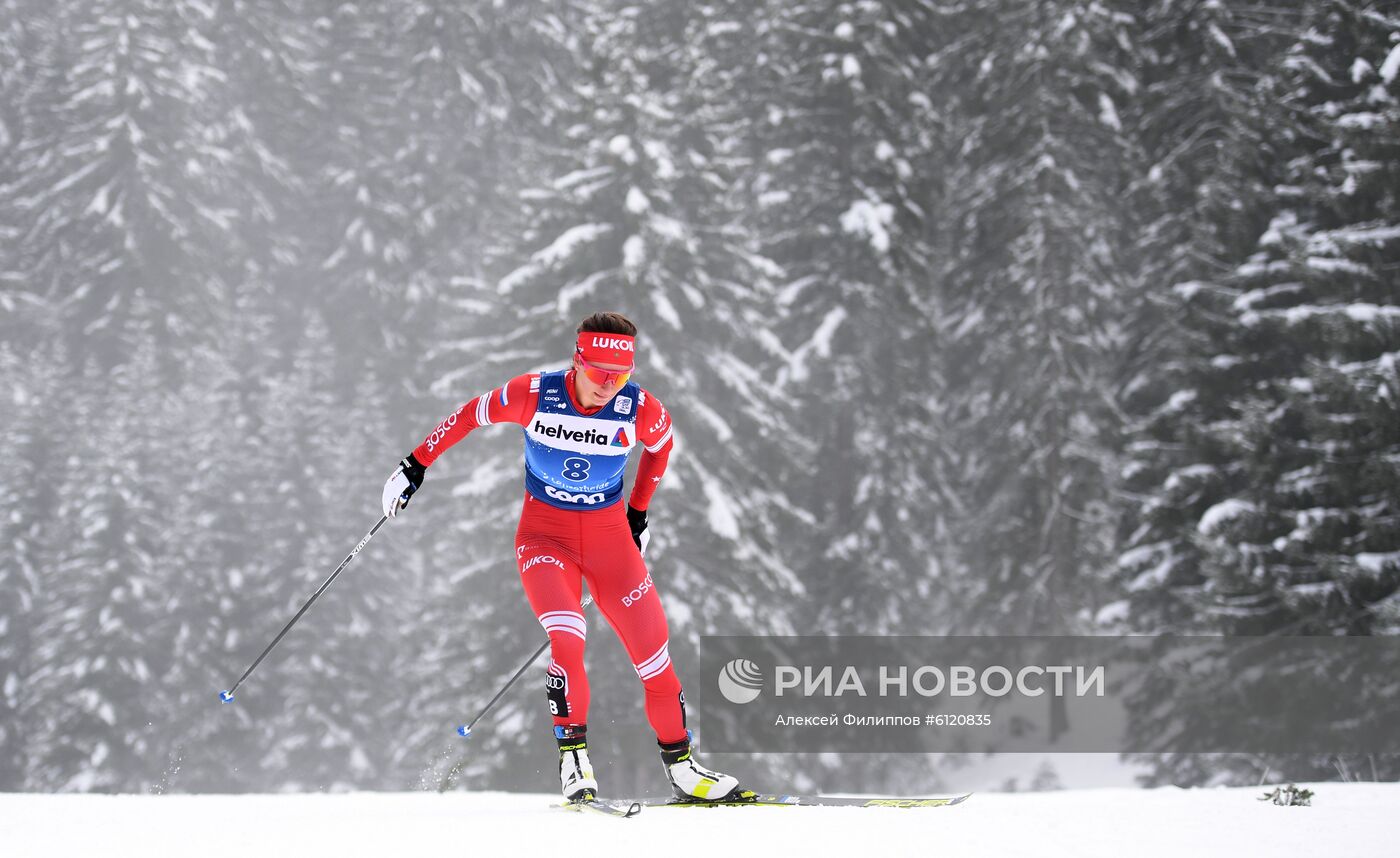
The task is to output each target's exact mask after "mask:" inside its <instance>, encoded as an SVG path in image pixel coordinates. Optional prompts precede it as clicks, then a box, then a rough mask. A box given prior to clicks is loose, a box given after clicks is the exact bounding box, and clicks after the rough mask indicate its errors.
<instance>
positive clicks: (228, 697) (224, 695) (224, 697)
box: [219, 515, 389, 703]
mask: <svg viewBox="0 0 1400 858" xmlns="http://www.w3.org/2000/svg"><path fill="white" fill-rule="evenodd" d="M388 520H389V517H388V516H387V515H385V516H380V517H379V522H378V523H377V524H375V526H374V527H372V528H370V531H369V533H366V534H365V538H364V539H361V540H360V544H359V545H356V546H355V550H354V551H351V552H350V554H349V556H347V557H346V558H345V559H344V560H342V561H340V565H339V566H337V567H335V571H334V572H332V573H331V577H329V578H327V579H326V582H325V583H324V584H322V585H321V586H320V587H318V588H316V592H314V593H312V594H311V598H310V599H307V600H306V604H305V605H302V606H301V610H300V611H297V615H296V616H295V617H292V619H291V622H289V623H287V624H286V625H285V626H283V627H282V631H280V632H278V633H277V637H275V638H273V639H272V643H270V644H268V645H267V649H265V650H263V651H262V655H260V656H258V657H257V659H256V660H254V662H253V663H252V664H251V665H249V666H248V669H247V670H245V671H243V675H242V676H240V677H238V681H237V682H235V683H234V684H233V687H232V688H230V689H228V690H227V691H220V692H219V700H221V701H222V702H224V703H232V702H233V692H235V691H237V690H238V686H240V685H242V684H243V680H245V679H247V678H248V676H249V674H251V673H252V672H253V671H255V670H257V669H258V665H260V664H262V660H263V659H265V658H267V654H268V653H270V652H272V648H273V647H275V646H277V644H278V643H279V642H281V640H282V638H283V637H284V636H286V634H287V632H288V631H290V630H291V628H292V626H294V625H296V622H297V620H299V619H301V615H302V614H304V613H306V609H307V608H310V607H311V603H312V602H315V601H316V599H317V598H318V597H319V596H320V595H321V594H322V593H324V592H326V588H327V587H329V586H330V585H331V582H333V581H334V580H335V579H336V578H337V577H338V576H339V575H340V573H341V572H343V571H344V570H345V567H346V566H349V565H350V561H351V560H354V559H355V555H356V554H359V553H360V550H361V549H363V548H364V547H365V545H366V544H367V543H368V542H369V541H370V538H371V537H373V536H374V535H375V534H376V533H378V532H379V528H381V527H383V526H384V522H386V521H388Z"/></svg>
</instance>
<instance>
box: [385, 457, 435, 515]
mask: <svg viewBox="0 0 1400 858" xmlns="http://www.w3.org/2000/svg"><path fill="white" fill-rule="evenodd" d="M425 472H426V469H425V468H424V467H423V466H422V465H420V464H418V460H417V459H415V458H413V454H412V453H409V454H408V455H407V456H404V457H403V461H401V462H399V466H398V467H397V468H395V469H394V472H393V473H392V474H390V475H389V479H388V480H387V481H386V482H385V483H384V497H383V501H384V515H385V516H386V517H388V518H393V517H394V516H395V515H397V514H398V511H399V510H401V509H403V508H404V507H406V506H408V499H409V498H411V497H413V493H414V492H416V491H418V487H419V486H421V485H423V476H424V474H425Z"/></svg>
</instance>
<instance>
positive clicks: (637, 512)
mask: <svg viewBox="0 0 1400 858" xmlns="http://www.w3.org/2000/svg"><path fill="white" fill-rule="evenodd" d="M627 524H628V526H629V527H631V528H632V541H633V542H635V543H637V548H638V550H640V551H641V552H642V556H643V557H645V556H646V553H647V543H649V542H651V534H650V533H647V511H646V510H644V509H634V508H633V507H632V505H631V504H630V503H629V504H628V505H627Z"/></svg>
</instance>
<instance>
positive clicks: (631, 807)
mask: <svg viewBox="0 0 1400 858" xmlns="http://www.w3.org/2000/svg"><path fill="white" fill-rule="evenodd" d="M558 806H559V807H561V808H563V809H565V810H575V811H578V812H579V813H601V814H603V815H604V816H611V817H613V818H615V819H627V818H629V817H632V816H636V815H637V814H638V813H641V812H642V804H641V802H638V801H633V800H630V799H608V798H594V797H592V796H589V797H587V798H581V799H578V800H576V801H566V802H564V803H562V804H560V805H558Z"/></svg>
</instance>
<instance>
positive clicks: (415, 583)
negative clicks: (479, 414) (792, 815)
mask: <svg viewBox="0 0 1400 858" xmlns="http://www.w3.org/2000/svg"><path fill="white" fill-rule="evenodd" d="M1397 98H1400V10H1397V9H1396V7H1395V6H1394V5H1393V4H1390V3H1384V2H1349V0H1315V2H1309V3H1286V4H1278V5H1268V4H1261V3H1258V2H1235V1H1234V0H1152V2H1137V0H1133V2H1128V0H1093V2H1080V0H1036V2H1031V0H985V2H954V1H953V0H908V2H906V1H905V0H888V2H852V3H836V2H831V3H820V2H792V0H781V2H778V0H747V2H723V0H714V2H701V3H683V2H674V0H665V1H664V2H657V3H647V4H642V3H627V2H612V0H577V1H576V2H568V3H554V2H532V0H513V1H512V2H508V3H507V2H490V3H488V2H470V3H467V2H461V0H403V1H402V2H391V0H361V2H355V3H349V2H339V0H337V2H320V0H310V1H309V2H305V3H294V4H286V3H282V2H276V1H275V0H196V2H170V1H169V0H83V2H75V0H58V2H55V0H0V379H2V380H3V381H0V450H3V455H0V495H3V497H4V503H3V516H2V517H0V531H2V532H3V542H2V543H0V545H3V555H0V790H46V791H47V790H103V791H117V790H122V791H146V790H157V791H209V790H218V791H241V790H298V789H301V790H309V789H344V788H365V789H369V788H374V789H406V788H436V787H437V786H438V785H439V783H440V782H441V779H442V777H443V776H444V775H445V774H446V773H447V772H448V771H449V770H450V769H455V780H454V783H455V784H456V785H457V786H459V787H468V788H484V787H495V788H515V789H530V790H538V791H548V790H550V789H552V788H553V787H552V784H553V783H554V780H553V779H554V775H553V767H554V751H553V747H552V745H553V743H552V742H551V741H550V739H549V734H548V723H549V722H548V718H547V712H546V710H545V707H544V700H543V694H542V689H541V688H540V683H539V680H538V678H537V675H538V672H536V673H532V674H531V675H530V676H529V677H527V679H526V681H525V685H526V686H527V687H521V688H517V689H515V690H514V691H513V692H512V693H511V694H510V695H509V696H508V697H507V698H506V700H505V701H504V702H503V704H502V706H501V707H500V709H499V711H498V712H496V713H493V715H492V717H491V719H490V722H489V724H485V725H483V727H482V728H479V729H478V735H477V736H476V738H474V739H473V743H472V746H471V753H470V754H464V753H463V748H462V746H461V745H460V744H458V743H459V741H460V740H457V739H456V738H455V737H454V736H452V735H451V730H452V728H453V727H454V726H455V725H456V724H458V723H462V722H464V721H465V720H467V718H468V717H469V716H470V715H471V714H473V713H474V712H475V711H476V710H477V709H479V708H480V706H481V705H483V704H484V703H485V701H486V700H487V699H489V698H490V696H491V695H492V694H493V693H494V692H495V690H496V689H497V688H498V687H499V685H500V683H501V682H502V681H503V680H504V679H505V678H506V677H508V676H509V675H510V674H511V673H512V672H513V671H514V669H515V668H516V667H517V666H518V664H519V663H520V661H521V660H522V659H523V658H524V657H525V656H526V655H527V654H528V653H529V652H530V651H532V650H533V649H534V647H535V646H536V645H537V644H538V643H539V642H540V641H541V640H542V639H543V638H542V635H541V633H540V631H539V627H538V625H537V624H536V623H535V621H534V618H533V616H532V615H531V614H530V612H529V609H528V607H527V605H526V603H525V600H524V599H523V598H522V596H521V594H520V592H519V582H518V576H517V574H516V572H515V570H514V567H513V564H512V562H511V557H510V545H511V541H510V540H511V535H512V533H513V528H514V524H515V520H516V516H517V513H518V504H519V499H520V497H521V474H520V442H519V439H518V438H517V437H516V434H515V433H514V432H511V431H509V430H500V429H498V430H489V429H488V430H485V431H482V432H480V433H478V434H476V435H474V436H473V437H472V438H470V439H469V440H468V441H467V442H465V443H464V444H463V445H460V446H459V447H458V448H456V449H454V450H452V451H451V452H450V453H449V454H448V455H447V456H445V457H444V458H443V460H442V461H441V462H440V463H439V464H438V465H436V466H434V468H433V469H432V470H431V471H430V473H429V475H428V480H427V483H426V484H425V486H424V489H423V491H422V492H421V493H420V494H419V495H418V496H417V497H416V498H415V501H414V503H413V504H412V505H411V506H410V507H409V508H408V513H407V515H406V516H405V517H404V518H403V520H401V521H399V522H395V523H394V524H393V525H392V526H390V527H387V528H386V529H385V530H384V531H382V532H381V533H380V535H379V536H377V537H376V539H375V540H374V541H373V542H371V543H370V546H369V547H368V548H367V549H366V550H365V551H364V552H363V553H362V554H361V555H360V557H359V558H358V559H357V560H356V562H355V563H354V564H352V565H351V567H350V568H349V569H348V570H347V572H346V573H345V575H344V576H342V578H341V579H340V580H339V581H337V583H336V586H335V587H334V588H332V589H331V590H330V591H329V592H328V593H327V595H326V596H325V597H323V598H322V599H321V600H320V601H319V602H318V603H317V605H316V606H315V608H314V609H313V610H312V612H311V613H309V614H308V615H307V617H306V618H304V619H303V620H302V622H301V623H300V624H299V625H298V627H297V628H296V629H295V630H294V631H293V633H292V634H291V635H290V636H289V637H288V638H287V639H286V640H285V641H284V642H283V643H282V645H281V646H280V647H279V648H278V650H277V651H276V652H275V653H274V655H273V657H271V658H269V660H268V661H267V662H265V663H264V664H263V666H262V667H261V668H260V669H259V672H258V673H257V674H255V675H254V677H253V679H252V680H250V682H249V684H248V685H246V686H245V687H244V689H242V690H241V691H240V693H239V699H238V702H237V703H236V704H234V705H232V706H222V707H221V706H219V704H218V701H217V699H216V693H217V691H218V690H219V689H221V688H225V687H227V686H228V685H229V684H231V683H232V681H233V680H234V679H236V678H237V676H238V674H239V672H241V670H242V669H243V668H244V667H245V666H246V665H247V664H248V662H249V661H250V660H251V659H252V658H253V657H254V656H255V655H256V654H257V653H258V651H260V650H261V648H262V647H263V646H264V645H265V643H266V642H267V641H268V640H269V639H270V638H271V636H272V635H273V634H274V633H275V632H276V631H277V629H278V628H280V627H281V625H282V624H283V623H284V622H285V621H286V619H288V618H289V617H290V615H291V613H292V612H293V611H294V610H295V609H296V607H297V606H298V605H300V604H301V602H302V601H304V600H305V599H306V597H307V596H309V595H310V593H311V592H312V591H313V590H314V589H315V588H316V586H317V585H318V584H319V583H320V582H321V581H322V580H324V578H325V576H326V575H328V574H329V572H330V571H331V570H332V569H334V567H335V565H336V564H337V563H338V562H339V561H340V560H341V559H342V558H343V557H344V556H345V554H346V553H347V552H348V551H349V549H350V548H351V547H353V545H354V544H355V542H356V541H358V540H359V538H360V537H361V536H362V535H363V534H364V533H365V531H366V530H368V528H369V527H370V525H372V524H373V522H374V520H375V519H376V517H377V516H378V514H379V513H378V504H379V493H380V488H381V486H382V484H383V481H384V479H385V478H386V477H387V476H388V474H389V471H390V470H391V469H392V467H393V466H394V464H395V463H396V462H397V460H398V459H399V457H401V456H402V455H403V454H404V453H406V452H408V451H409V450H410V449H411V448H412V447H413V446H414V445H415V444H416V443H417V442H418V441H419V440H421V438H422V437H423V436H424V435H425V434H426V433H427V432H428V431H430V430H431V429H432V428H433V426H434V425H436V422H437V421H438V420H439V419H440V418H441V417H442V416H443V415H445V414H447V413H449V412H450V411H451V410H454V409H455V408H456V407H457V406H458V405H459V404H460V403H462V402H464V401H466V400H467V399H469V398H471V397H472V396H474V395H476V394H477V393H480V392H482V391H484V390H486V389H488V388H489V387H491V386H494V385H497V384H499V383H501V382H502V381H504V380H505V379H507V378H509V377H511V376H513V375H515V374H517V373H520V372H524V371H528V370H532V369H540V368H557V367H559V366H562V365H563V362H564V361H565V360H566V359H567V354H568V351H569V349H570V343H571V341H572V331H573V327H574V325H575V324H576V322H577V320H578V319H579V318H581V317H582V316H584V315H586V314H588V313H590V312H593V311H595V310H600V309H617V310H621V311H623V312H625V313H628V314H629V315H631V316H632V317H633V318H634V319H635V320H636V321H637V322H638V323H639V325H640V327H641V331H642V338H641V355H640V370H639V372H638V375H637V380H638V381H639V382H640V383H641V384H642V385H644V386H646V387H648V388H649V389H650V390H652V391H654V392H655V393H656V394H657V395H658V396H659V397H660V398H661V399H662V401H664V402H665V403H666V404H667V405H668V407H669V408H670V409H671V411H672V412H673V414H674V416H675V420H676V424H677V438H678V445H677V449H676V453H675V455H673V457H672V460H671V468H670V472H669V474H668V477H667V479H666V480H665V482H664V483H663V485H662V487H661V489H660V492H659V493H658V495H657V497H656V500H655V502H654V504H653V507H652V527H653V532H654V534H655V539H654V541H653V551H652V553H651V555H650V556H649V560H650V562H651V566H652V569H653V572H654V574H655V576H656V578H657V581H658V584H659V586H660V587H661V588H662V592H663V594H664V596H665V600H666V602H665V603H666V606H667V609H668V611H669V614H670V619H671V624H672V634H673V640H674V641H675V643H674V644H673V646H674V647H676V648H678V649H680V650H682V652H680V653H678V654H677V655H676V659H677V663H678V666H679V669H680V672H681V676H682V679H683V680H685V681H687V682H688V683H689V685H690V686H691V687H692V688H693V689H694V690H693V691H692V695H691V697H692V711H693V713H694V714H695V715H696V716H697V717H698V718H699V719H700V723H701V725H703V699H704V695H705V693H706V689H707V687H708V685H709V684H710V680H709V679H707V678H705V677H698V676H693V675H690V674H688V673H687V670H686V664H687V663H693V661H694V657H693V653H691V654H687V653H686V652H685V651H684V650H685V648H686V646H687V645H689V646H691V647H693V646H694V644H695V643H696V641H697V640H698V637H699V635H701V634H726V633H728V634H740V633H774V634H792V633H808V634H822V635H826V634H847V633H902V634H1011V633H1021V634H1025V633H1041V634H1116V633H1146V634H1159V633H1168V632H1172V633H1184V634H1200V633H1220V634H1251V635H1299V634H1311V635H1332V634H1350V635H1393V634H1396V633H1397V632H1400V596H1397V587H1398V586H1400V479H1397V476H1398V475H1400V404H1398V400H1397V397H1400V368H1398V367H1397V360H1398V359H1400V101H1397ZM590 623H591V624H592V625H593V626H594V627H595V629H594V634H593V635H592V636H591V639H592V640H593V646H592V647H591V648H590V652H591V655H590V668H591V676H592V679H593V683H594V689H595V690H594V694H593V700H594V704H593V707H594V708H593V717H592V718H591V722H592V726H593V729H592V730H591V731H590V732H591V735H592V737H593V742H592V744H593V745H594V747H595V748H596V749H597V750H595V757H596V759H597V762H598V765H599V767H600V776H601V777H602V778H603V779H604V781H605V785H606V786H605V788H606V789H607V790H608V791H610V792H614V793H616V794H622V793H627V792H657V791H658V790H660V788H661V787H662V786H664V781H663V779H662V774H661V771H660V766H659V763H657V761H656V758H655V752H654V751H655V749H654V746H653V745H652V740H651V738H650V737H649V735H648V733H647V731H646V729H645V726H644V721H643V719H642V714H641V695H640V693H639V690H638V689H637V687H636V678H635V674H634V673H633V672H632V671H631V668H630V666H629V665H628V664H627V663H626V660H625V656H624V655H623V654H622V651H621V647H620V646H619V645H617V643H616V641H615V639H613V637H612V636H611V632H610V631H608V630H607V629H606V627H605V625H604V624H603V623H602V621H601V619H600V618H599V617H598V616H597V615H596V614H595V613H590ZM1392 679H1394V678H1392ZM1158 702H1160V701H1158ZM702 738H703V737H702ZM706 759H707V760H708V761H709V762H710V763H711V764H712V765H715V766H716V767H719V768H725V767H729V768H731V769H734V770H736V771H737V772H738V773H739V774H741V775H752V777H749V779H750V780H753V781H755V782H760V781H761V782H763V783H764V785H767V786H771V787H774V788H777V787H780V786H786V785H792V786H794V787H801V786H803V785H809V786H817V787H823V788H827V789H833V788H844V789H901V788H916V789H927V788H929V786H930V785H931V784H936V783H937V782H938V780H939V779H942V778H946V779H947V780H948V781H950V782H954V783H955V780H956V779H955V774H954V771H955V770H954V769H953V768H951V766H952V762H949V761H948V760H946V759H945V760H941V761H940V760H939V759H938V758H929V757H922V756H911V757H899V758H894V759H890V758H882V757H865V756H846V757H842V758H840V759H839V760H838V759H837V758H834V757H830V756H819V755H800V756H773V757H770V758H767V759H763V760H757V759H750V758H730V757H724V756H716V755H709V756H707V757H706ZM954 762H955V761H954ZM1149 763H1150V765H1151V767H1152V768H1151V771H1152V776H1151V777H1152V779H1153V780H1154V781H1156V782H1176V783H1183V784H1184V783H1204V782H1212V781H1221V780H1235V781H1242V782H1248V783H1254V782H1257V781H1258V780H1259V779H1260V777H1261V776H1262V774H1261V773H1262V772H1263V771H1264V770H1265V769H1267V768H1269V767H1272V770H1273V772H1274V773H1275V774H1276V775H1278V774H1280V773H1282V774H1283V775H1284V776H1286V777H1290V778H1296V779H1303V778H1310V777H1313V778H1325V777H1337V776H1339V774H1340V776H1343V777H1347V776H1363V775H1362V774H1361V773H1364V776H1366V777H1383V778H1394V777H1396V776H1400V763H1397V762H1396V760H1395V758H1393V757H1371V758H1370V759H1366V760H1348V759H1339V758H1325V759H1324V758H1275V757H1259V756H1253V757H1247V758H1246V757H1235V756H1231V757H1218V758H1206V757H1157V758H1152V759H1151V760H1150V761H1149ZM838 770H839V777H838V776H837V775H836V774H835V773H836V772H837V771H838ZM757 773H762V774H757Z"/></svg>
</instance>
